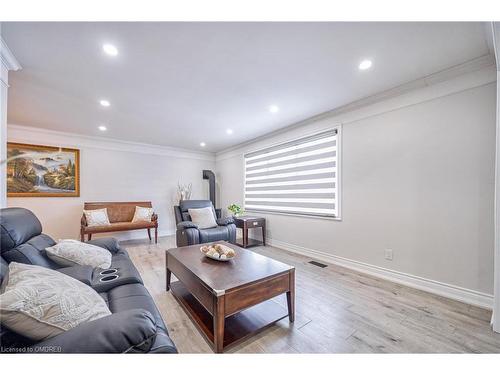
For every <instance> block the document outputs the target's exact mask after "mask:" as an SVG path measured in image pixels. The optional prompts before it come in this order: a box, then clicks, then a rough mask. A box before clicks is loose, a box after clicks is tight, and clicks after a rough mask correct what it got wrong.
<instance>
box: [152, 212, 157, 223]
mask: <svg viewBox="0 0 500 375" xmlns="http://www.w3.org/2000/svg"><path fill="white" fill-rule="evenodd" d="M151 221H152V222H153V223H155V222H157V221H158V214H157V213H155V212H153V215H151Z"/></svg>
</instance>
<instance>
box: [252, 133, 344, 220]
mask: <svg viewBox="0 0 500 375" xmlns="http://www.w3.org/2000/svg"><path fill="white" fill-rule="evenodd" d="M339 146H340V145H339V134H338V129H332V130H328V131H325V132H322V133H319V134H315V135H312V136H309V137H304V138H300V139H297V140H295V141H291V142H287V143H283V144H280V145H276V146H273V147H269V148H266V149H264V150H259V151H255V152H251V153H249V154H246V155H245V156H244V158H245V209H246V210H247V211H263V212H276V213H286V214H296V215H309V216H326V217H339V216H340V210H339V186H338V181H339V174H338V172H339V165H338V155H339V153H338V151H339Z"/></svg>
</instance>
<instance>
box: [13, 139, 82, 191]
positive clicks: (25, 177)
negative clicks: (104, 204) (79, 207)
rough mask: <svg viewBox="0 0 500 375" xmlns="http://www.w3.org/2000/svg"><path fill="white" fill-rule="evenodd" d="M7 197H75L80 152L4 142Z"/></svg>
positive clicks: (78, 189)
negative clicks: (5, 143)
mask: <svg viewBox="0 0 500 375" xmlns="http://www.w3.org/2000/svg"><path fill="white" fill-rule="evenodd" d="M7 196H8V197H79V196H80V151H79V150H77V149H73V148H58V147H51V146H38V145H28V144H22V143H10V142H9V143H7Z"/></svg>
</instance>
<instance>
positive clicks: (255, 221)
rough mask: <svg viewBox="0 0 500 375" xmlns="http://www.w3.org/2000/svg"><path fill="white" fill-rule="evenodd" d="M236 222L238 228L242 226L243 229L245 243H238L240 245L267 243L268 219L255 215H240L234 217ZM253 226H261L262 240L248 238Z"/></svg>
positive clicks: (244, 246)
mask: <svg viewBox="0 0 500 375" xmlns="http://www.w3.org/2000/svg"><path fill="white" fill-rule="evenodd" d="M234 223H235V224H236V227H237V228H241V230H242V231H243V243H242V244H241V243H237V245H238V246H241V247H243V248H247V247H249V246H259V245H263V246H265V245H266V219H264V218H263V217H255V216H239V217H235V218H234ZM252 228H261V230H262V241H259V240H254V239H253V238H248V229H252Z"/></svg>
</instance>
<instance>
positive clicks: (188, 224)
mask: <svg viewBox="0 0 500 375" xmlns="http://www.w3.org/2000/svg"><path fill="white" fill-rule="evenodd" d="M188 228H195V229H198V225H196V224H195V223H193V222H192V221H181V222H180V223H179V224H177V229H178V230H184V229H188Z"/></svg>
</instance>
